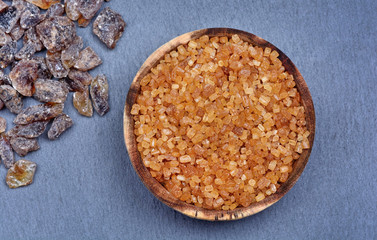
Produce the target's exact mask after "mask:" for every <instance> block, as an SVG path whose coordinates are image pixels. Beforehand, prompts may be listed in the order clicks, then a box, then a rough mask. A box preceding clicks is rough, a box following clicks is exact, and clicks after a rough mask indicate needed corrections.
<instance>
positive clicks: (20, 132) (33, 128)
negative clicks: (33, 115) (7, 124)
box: [7, 120, 49, 138]
mask: <svg viewBox="0 0 377 240" xmlns="http://www.w3.org/2000/svg"><path fill="white" fill-rule="evenodd" d="M48 122H49V121H48V120H47V121H40V122H33V123H29V124H26V125H16V126H15V127H13V128H12V129H11V130H9V131H8V132H7V136H9V137H11V138H13V137H24V138H37V137H39V136H40V135H42V133H43V132H44V131H45V130H46V127H47V124H48Z"/></svg>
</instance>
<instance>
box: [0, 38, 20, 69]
mask: <svg viewBox="0 0 377 240" xmlns="http://www.w3.org/2000/svg"><path fill="white" fill-rule="evenodd" d="M16 52H17V43H16V42H15V41H11V42H8V43H7V44H5V45H4V46H3V47H1V49H0V68H6V67H7V66H8V65H9V64H11V63H12V62H13V61H14V55H15V54H16Z"/></svg>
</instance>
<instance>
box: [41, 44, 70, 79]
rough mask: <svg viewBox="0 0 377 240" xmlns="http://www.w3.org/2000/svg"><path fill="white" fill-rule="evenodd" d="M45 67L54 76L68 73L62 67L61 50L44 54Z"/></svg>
mask: <svg viewBox="0 0 377 240" xmlns="http://www.w3.org/2000/svg"><path fill="white" fill-rule="evenodd" d="M46 63H47V67H48V69H49V70H50V72H51V73H52V75H54V77H56V78H63V77H66V76H67V75H68V72H69V70H68V69H67V68H65V67H64V65H63V63H62V59H61V52H54V53H53V52H49V51H47V54H46Z"/></svg>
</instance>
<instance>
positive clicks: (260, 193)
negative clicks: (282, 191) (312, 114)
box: [131, 35, 310, 210]
mask: <svg viewBox="0 0 377 240" xmlns="http://www.w3.org/2000/svg"><path fill="white" fill-rule="evenodd" d="M140 87H141V91H140V94H139V95H138V97H137V99H136V102H135V104H134V105H133V106H132V109H131V114H132V115H133V116H134V133H135V136H136V141H137V148H138V150H139V152H140V155H141V157H142V159H143V162H144V164H145V166H146V167H147V168H148V169H149V171H150V173H151V175H152V177H154V178H155V179H156V180H158V181H159V182H160V183H161V184H162V185H163V186H164V187H165V188H166V189H167V190H168V191H169V192H170V193H171V194H172V195H174V196H175V197H176V198H178V199H180V200H181V201H185V202H187V203H190V204H194V205H196V206H198V207H203V208H207V209H222V210H232V209H235V208H237V207H247V206H249V205H250V204H252V203H255V202H259V201H262V200H263V199H265V198H267V197H268V196H269V195H272V194H274V193H275V192H276V191H277V190H278V189H279V187H280V186H281V184H282V183H284V182H285V181H287V179H288V177H289V175H290V173H291V172H292V170H293V163H294V162H295V160H296V159H298V158H299V157H300V153H302V151H303V150H304V149H308V148H309V147H310V146H309V140H308V136H309V135H310V132H309V131H308V130H307V129H306V122H305V111H304V107H303V106H302V104H301V98H300V94H299V92H298V90H297V88H296V87H295V81H294V77H293V76H292V75H290V74H289V73H288V72H287V71H285V68H284V66H283V65H282V62H281V61H280V59H279V53H278V52H277V51H275V50H272V49H271V48H268V47H266V48H264V49H263V48H261V47H259V46H254V45H252V44H250V43H248V42H244V41H243V40H241V39H240V38H239V36H238V35H233V36H232V37H231V38H228V37H213V38H210V37H208V36H202V37H201V38H199V39H197V40H192V41H190V42H189V43H188V44H186V45H181V46H178V48H177V49H176V50H174V51H172V52H170V53H169V54H166V55H165V57H164V58H163V59H162V60H161V61H160V62H159V64H158V65H157V66H156V67H154V68H152V69H151V72H150V73H149V74H147V75H146V76H145V77H144V78H143V79H142V80H141V82H140Z"/></svg>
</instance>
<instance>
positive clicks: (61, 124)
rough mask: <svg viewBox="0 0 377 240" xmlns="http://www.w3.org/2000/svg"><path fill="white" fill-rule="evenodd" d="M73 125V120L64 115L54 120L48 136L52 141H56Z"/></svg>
mask: <svg viewBox="0 0 377 240" xmlns="http://www.w3.org/2000/svg"><path fill="white" fill-rule="evenodd" d="M72 125H73V121H72V119H71V118H70V117H69V116H68V115H66V114H64V113H63V114H61V115H60V116H57V117H56V118H55V119H54V121H53V122H52V125H51V128H50V130H48V133H47V136H48V138H49V139H50V140H55V139H57V138H58V137H59V136H60V135H61V134H62V133H63V132H64V131H65V130H67V129H68V128H70V127H71V126H72Z"/></svg>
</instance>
